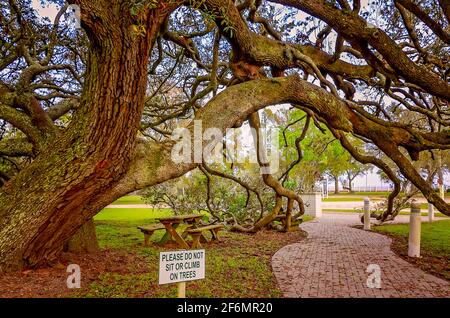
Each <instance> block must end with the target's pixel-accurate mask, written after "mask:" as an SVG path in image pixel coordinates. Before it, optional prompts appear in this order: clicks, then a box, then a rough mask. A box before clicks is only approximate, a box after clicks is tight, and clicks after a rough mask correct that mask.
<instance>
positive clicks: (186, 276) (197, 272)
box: [159, 250, 205, 285]
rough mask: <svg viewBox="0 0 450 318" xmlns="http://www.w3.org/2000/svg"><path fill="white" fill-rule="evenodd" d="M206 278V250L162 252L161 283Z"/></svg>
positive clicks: (160, 264)
mask: <svg viewBox="0 0 450 318" xmlns="http://www.w3.org/2000/svg"><path fill="white" fill-rule="evenodd" d="M204 278H205V250H185V251H172V252H161V253H160V254H159V284H160V285H164V284H173V283H180V282H187V281H193V280H199V279H204Z"/></svg>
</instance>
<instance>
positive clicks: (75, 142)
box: [0, 0, 165, 271]
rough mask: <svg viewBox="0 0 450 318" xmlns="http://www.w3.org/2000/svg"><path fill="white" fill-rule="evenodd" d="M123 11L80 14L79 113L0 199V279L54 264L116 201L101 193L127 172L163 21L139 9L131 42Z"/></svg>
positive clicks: (119, 4)
mask: <svg viewBox="0 0 450 318" xmlns="http://www.w3.org/2000/svg"><path fill="white" fill-rule="evenodd" d="M126 4H127V2H126V1H119V0H118V1H112V2H107V3H106V2H98V3H93V2H92V3H90V4H89V6H93V8H85V10H83V11H82V13H83V14H84V15H89V14H92V15H93V16H95V18H92V17H89V16H83V21H84V23H85V24H84V27H85V29H86V30H87V33H88V35H89V36H90V41H91V47H90V51H89V58H88V65H87V70H86V77H85V83H84V89H83V94H82V97H81V105H80V108H79V110H78V111H77V114H76V117H75V118H74V120H73V122H72V123H71V124H70V127H69V128H68V129H67V132H66V133H65V134H64V135H62V136H61V138H58V140H57V141H55V142H54V144H52V145H49V147H48V149H50V151H48V152H47V153H43V154H41V155H39V156H38V157H37V158H36V160H35V161H34V162H33V163H32V164H30V165H29V166H27V168H26V169H25V170H24V171H22V172H21V173H20V174H19V175H17V176H16V178H14V179H13V180H12V181H11V182H9V183H8V184H7V185H5V186H4V188H3V189H2V191H1V192H0V207H1V209H0V271H8V270H18V269H21V268H23V267H24V266H26V267H35V266H40V265H46V264H47V263H49V262H51V261H53V260H54V259H55V258H56V257H57V256H58V254H59V253H60V252H61V250H62V249H63V246H64V244H65V243H66V242H67V241H68V239H69V238H70V237H71V236H72V235H74V234H75V233H76V231H77V230H78V229H79V228H80V227H81V226H82V225H83V224H85V223H86V222H87V221H89V220H90V219H91V218H92V217H93V216H94V215H95V214H96V213H97V212H98V211H99V210H100V209H101V208H102V207H103V206H105V205H107V204H108V203H110V202H112V201H113V200H114V199H115V198H114V197H109V198H108V199H109V202H107V201H105V193H107V192H108V191H110V189H112V188H113V187H114V186H115V185H116V184H117V183H118V182H119V180H120V179H121V178H122V177H123V176H124V175H125V173H126V172H127V169H128V167H129V164H130V161H131V158H132V155H133V151H134V148H135V144H136V135H137V130H138V127H139V124H140V119H141V115H142V111H143V106H144V97H145V95H146V89H147V72H148V70H147V64H148V61H149V54H150V51H151V48H152V46H153V44H154V42H155V39H156V36H157V30H158V29H159V26H160V25H161V23H162V21H163V19H164V18H165V16H164V15H163V14H161V12H158V10H153V11H151V10H149V9H146V11H145V12H144V13H142V14H141V16H142V17H141V19H140V23H143V26H144V27H145V29H146V32H145V34H137V33H136V32H135V28H133V25H135V24H136V23H137V22H136V21H135V19H134V18H133V16H132V15H131V14H130V13H127V10H128V11H129V8H128V7H127V6H126ZM87 9H92V10H87ZM94 35H95V36H94ZM99 199H101V200H102V203H101V204H100V205H99V204H98V203H97V202H96V201H97V200H99ZM19 238H20V239H19Z"/></svg>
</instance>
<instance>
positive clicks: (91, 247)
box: [64, 219, 99, 254]
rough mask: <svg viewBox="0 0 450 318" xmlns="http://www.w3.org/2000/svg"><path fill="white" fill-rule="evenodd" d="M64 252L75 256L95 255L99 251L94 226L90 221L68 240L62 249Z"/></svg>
mask: <svg viewBox="0 0 450 318" xmlns="http://www.w3.org/2000/svg"><path fill="white" fill-rule="evenodd" d="M64 251H66V252H70V253H76V254H83V253H95V252H98V251H99V245H98V241H97V236H96V234H95V224H94V221H93V220H92V219H91V220H89V221H87V222H86V223H85V224H84V225H82V226H81V227H80V228H79V229H78V231H77V232H76V233H75V234H74V235H73V236H72V237H71V238H70V240H69V241H68V242H67V243H66V245H65V247H64Z"/></svg>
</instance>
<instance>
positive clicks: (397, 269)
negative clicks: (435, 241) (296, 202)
mask: <svg viewBox="0 0 450 318" xmlns="http://www.w3.org/2000/svg"><path fill="white" fill-rule="evenodd" d="M355 224H358V218H357V217H356V216H355V215H343V214H324V216H323V218H321V219H319V220H314V221H311V222H307V223H304V224H302V225H301V228H302V229H303V230H305V231H306V232H308V238H307V239H305V240H304V241H302V242H301V243H296V244H292V245H288V246H285V247H283V248H282V249H281V250H279V251H278V252H277V253H276V254H275V255H274V256H273V258H272V267H273V271H274V274H275V277H276V278H277V281H278V284H279V286H280V288H281V290H282V291H283V294H284V296H285V297H450V284H449V283H448V282H446V281H445V280H442V279H440V278H437V277H435V276H432V275H430V274H427V273H425V272H424V271H422V270H421V269H419V268H417V267H415V266H413V265H412V264H410V263H408V262H406V261H404V260H403V259H401V258H400V257H398V256H397V255H395V254H394V253H393V252H392V251H391V249H390V243H391V240H390V239H389V238H388V237H386V236H384V235H381V234H377V233H373V232H367V231H362V230H358V229H355V228H352V227H350V226H351V225H355ZM359 224H361V223H359ZM369 264H378V265H379V266H380V268H381V289H371V288H368V287H367V286H366V281H367V278H368V275H369V274H368V273H366V269H367V266H368V265H369Z"/></svg>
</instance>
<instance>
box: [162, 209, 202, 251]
mask: <svg viewBox="0 0 450 318" xmlns="http://www.w3.org/2000/svg"><path fill="white" fill-rule="evenodd" d="M202 217H203V215H199V214H188V215H177V216H170V217H163V218H158V219H157V220H158V221H159V222H161V223H162V224H163V225H164V227H165V228H166V233H165V234H164V236H163V237H162V239H161V240H160V241H159V243H160V244H164V243H167V242H168V241H169V240H171V239H173V240H175V242H177V243H178V245H180V246H181V247H182V248H186V249H189V248H190V247H189V244H188V243H187V242H186V240H185V238H186V236H187V231H188V230H189V229H193V228H196V227H197V225H198V223H199V222H200V219H201V218H202ZM182 223H185V224H187V225H188V227H187V228H186V229H185V230H184V232H183V233H182V234H181V235H180V234H179V233H178V232H177V231H176V229H177V227H178V226H179V225H180V224H182ZM202 240H203V241H205V240H206V238H205V237H202Z"/></svg>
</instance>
